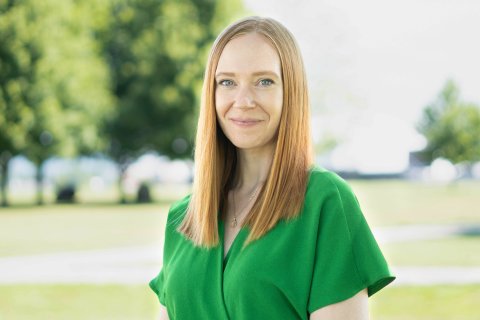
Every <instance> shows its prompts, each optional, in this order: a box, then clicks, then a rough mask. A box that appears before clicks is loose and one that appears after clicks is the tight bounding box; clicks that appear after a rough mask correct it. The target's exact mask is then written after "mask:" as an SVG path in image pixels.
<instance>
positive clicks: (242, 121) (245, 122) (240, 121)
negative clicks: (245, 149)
mask: <svg viewBox="0 0 480 320" xmlns="http://www.w3.org/2000/svg"><path fill="white" fill-rule="evenodd" d="M230 120H231V121H232V122H233V123H234V124H236V125H237V126H240V127H252V126H255V125H257V124H259V123H260V122H261V121H262V120H258V119H251V118H230Z"/></svg>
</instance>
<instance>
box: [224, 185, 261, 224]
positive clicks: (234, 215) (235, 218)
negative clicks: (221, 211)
mask: <svg viewBox="0 0 480 320" xmlns="http://www.w3.org/2000/svg"><path fill="white" fill-rule="evenodd" d="M262 185H263V183H259V184H258V185H257V186H256V187H255V190H253V192H252V194H251V195H250V197H248V201H247V204H246V205H245V207H244V208H243V209H242V210H240V213H243V211H245V209H246V208H248V206H250V203H251V202H252V201H253V199H254V198H255V197H256V196H257V195H258V191H259V190H260V186H262ZM232 202H233V221H232V224H231V227H232V228H235V227H236V226H237V224H238V221H237V215H236V214H235V211H237V208H236V206H235V195H234V194H232ZM239 216H240V214H239Z"/></svg>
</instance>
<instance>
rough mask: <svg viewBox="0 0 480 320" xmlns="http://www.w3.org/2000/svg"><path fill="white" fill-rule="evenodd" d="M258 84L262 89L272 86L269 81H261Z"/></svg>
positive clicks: (271, 82)
mask: <svg viewBox="0 0 480 320" xmlns="http://www.w3.org/2000/svg"><path fill="white" fill-rule="evenodd" d="M258 83H259V84H260V85H261V86H263V87H268V86H270V85H272V84H273V81H272V80H270V79H262V80H260V81H259V82H258Z"/></svg>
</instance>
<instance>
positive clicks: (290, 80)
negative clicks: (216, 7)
mask: <svg viewBox="0 0 480 320" xmlns="http://www.w3.org/2000/svg"><path fill="white" fill-rule="evenodd" d="M248 33H258V34H260V35H262V36H263V37H264V38H265V39H266V40H267V41H268V42H269V43H270V44H271V45H272V46H273V47H274V48H275V49H276V50H277V52H278V55H279V57H280V63H281V72H282V81H283V107H282V113H281V116H280V123H279V127H278V133H277V138H276V145H275V151H274V154H273V161H272V164H271V168H270V172H269V173H268V176H267V179H266V181H265V184H264V185H263V187H262V188H261V189H260V192H259V194H258V197H257V199H256V201H255V203H254V204H253V206H252V209H251V211H250V212H249V214H248V215H247V216H246V218H245V219H244V220H243V221H242V224H241V227H245V226H248V227H249V229H250V233H249V236H248V238H247V239H246V241H245V243H244V247H245V246H246V245H248V244H249V243H250V242H252V241H254V240H257V239H259V238H260V237H262V236H263V235H265V234H266V233H267V232H268V231H269V230H270V229H272V228H273V227H274V226H275V225H276V224H277V223H278V222H279V221H280V220H281V219H285V220H289V219H293V218H296V217H297V216H298V215H299V214H300V213H301V210H302V206H303V202H304V198H305V192H306V187H307V183H308V173H309V169H310V166H311V165H312V163H313V157H312V155H313V150H312V143H311V138H310V105H309V97H308V86H307V79H306V74H305V69H304V65H303V60H302V56H301V53H300V50H299V47H298V45H297V43H296V41H295V39H294V37H293V36H292V34H291V33H290V32H289V31H288V30H287V29H286V28H285V27H284V26H283V25H282V24H280V23H279V22H277V21H275V20H273V19H270V18H261V17H248V18H245V19H242V20H239V21H237V22H235V23H233V24H231V25H230V26H228V27H227V28H226V29H225V30H224V31H223V32H222V33H221V34H220V35H219V36H218V37H217V39H216V40H215V42H214V44H213V46H212V49H211V51H210V54H209V57H208V61H207V65H206V70H205V75H204V82H203V89H202V98H201V107H200V114H199V118H198V126H197V133H196V141H195V157H194V159H195V169H194V181H193V190H192V195H191V198H190V201H189V204H188V208H187V212H186V214H185V217H184V219H183V221H182V223H181V224H180V226H179V227H178V229H177V230H178V231H179V232H180V233H182V234H184V235H185V236H186V237H187V238H189V239H190V240H191V241H192V242H193V243H194V244H195V245H196V246H201V247H206V248H209V247H214V246H216V245H218V244H219V233H218V222H219V221H218V219H219V212H220V211H222V210H225V209H226V199H227V196H228V192H229V190H230V189H231V187H232V183H233V179H234V176H235V173H236V170H237V167H236V166H237V151H236V147H235V146H234V145H233V144H232V143H231V142H230V141H229V140H228V139H227V138H226V136H225V135H224V133H223V132H222V130H221V128H220V126H219V124H218V122H217V115H216V110H215V89H216V83H215V72H216V69H217V65H218V61H219V59H220V56H221V54H222V52H223V49H224V48H225V46H226V44H227V43H228V42H229V41H230V40H232V39H234V38H236V37H239V36H241V35H245V34H248Z"/></svg>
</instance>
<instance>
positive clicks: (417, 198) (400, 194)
mask: <svg viewBox="0 0 480 320" xmlns="http://www.w3.org/2000/svg"><path fill="white" fill-rule="evenodd" d="M351 185H352V186H353V189H354V191H355V193H356V194H357V196H358V198H359V201H360V204H361V206H362V208H363V211H364V213H365V215H366V216H367V220H368V221H369V224H370V225H371V226H372V227H377V226H388V225H398V224H414V223H428V224H432V223H435V224H436V223H442V224H445V223H477V224H479V223H480V200H479V197H478V194H480V192H479V191H480V183H479V182H476V183H474V182H461V183H458V184H456V185H453V186H439V185H425V184H422V183H412V182H404V181H351ZM165 194H166V193H165ZM183 194H184V192H181V193H178V194H177V195H174V194H169V195H168V197H170V198H172V199H173V198H179V197H181V196H182V195H183ZM99 199H100V198H95V201H97V200H99ZM167 211H168V203H163V202H159V203H155V204H149V205H123V206H122V205H116V204H80V205H46V206H43V207H36V206H25V205H23V206H14V207H10V208H0V228H1V232H0V257H2V256H12V255H26V254H38V253H53V252H59V251H76V250H95V249H103V248H111V247H120V246H135V245H158V246H159V247H160V246H161V244H162V242H163V230H164V228H165V219H166V215H167ZM478 248H480V237H479V236H478V235H477V236H470V237H467V236H462V237H456V238H446V239H439V240H426V241H415V242H404V243H390V244H383V245H382V249H383V250H384V253H385V254H386V256H387V260H388V261H389V262H390V264H391V265H392V266H407V265H415V266H427V265H438V266H450V265H455V266H480V257H479V255H476V254H474V253H476V252H478ZM370 301H371V310H372V312H371V314H372V319H381V320H383V319H387V320H389V319H395V320H397V319H398V320H400V319H401V320H404V319H415V320H416V319H419V320H424V319H425V320H427V319H428V320H430V319H431V320H438V319H440V320H443V319H460V320H462V319H480V318H479V316H478V315H479V314H480V309H479V308H480V304H479V303H478V301H480V286H478V285H477V286H473V285H471V286H431V287H397V286H389V287H387V288H386V289H384V290H382V291H381V292H380V293H378V294H376V295H374V296H373V297H372V299H371V300H370ZM157 312H158V302H157V300H156V298H155V296H154V294H153V293H152V292H151V291H150V289H149V288H148V286H147V285H146V284H145V285H137V286H129V285H115V286H114V285H108V286H98V285H6V286H1V285H0V319H1V320H3V319H156V315H157Z"/></svg>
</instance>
